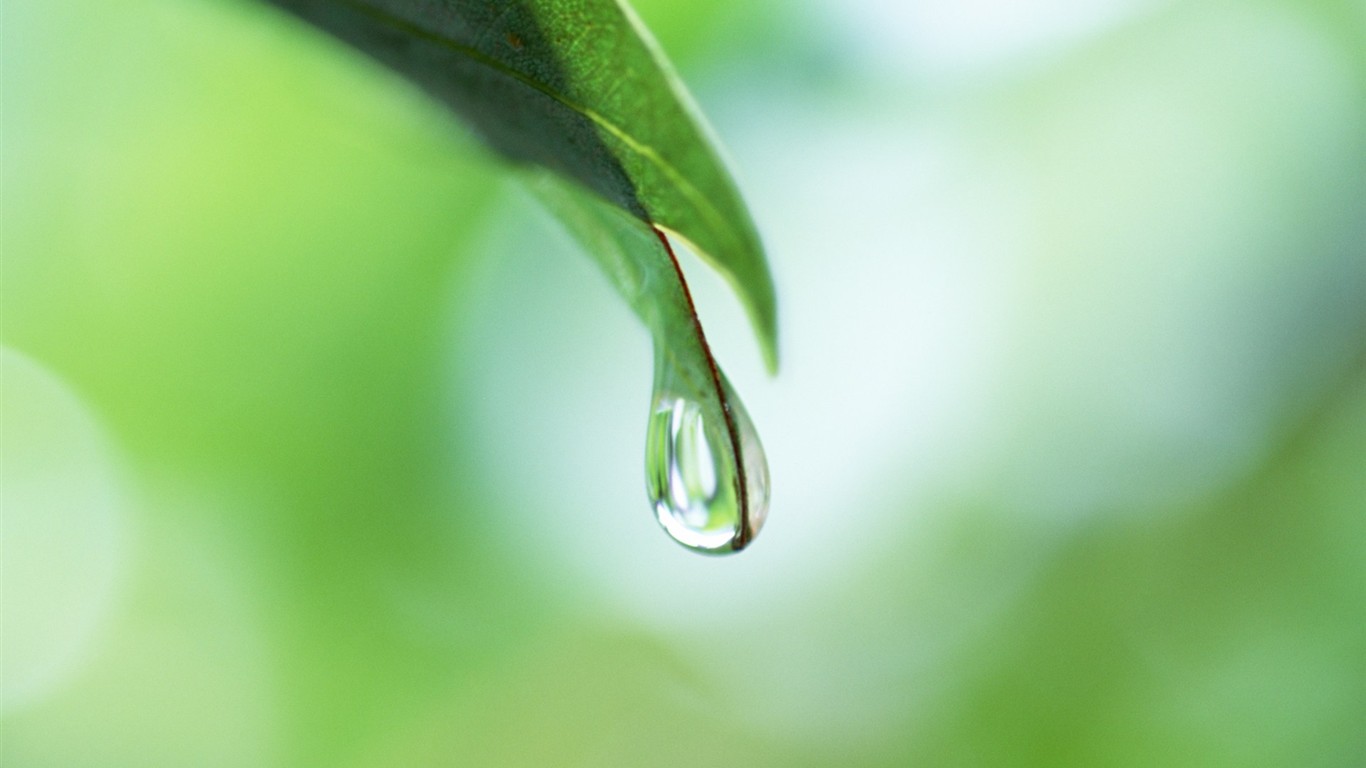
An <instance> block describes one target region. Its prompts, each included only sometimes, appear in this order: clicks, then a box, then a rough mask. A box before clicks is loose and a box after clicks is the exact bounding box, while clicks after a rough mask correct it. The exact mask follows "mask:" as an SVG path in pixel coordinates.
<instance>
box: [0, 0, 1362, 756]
mask: <svg viewBox="0 0 1366 768" xmlns="http://www.w3.org/2000/svg"><path fill="white" fill-rule="evenodd" d="M637 8H638V10H639V12H640V14H641V15H642V16H643V17H644V19H645V20H646V22H647V23H648V24H649V26H650V27H651V28H652V30H653V31H654V33H655V34H656V36H657V37H658V38H659V40H660V42H661V44H662V45H663V47H664V48H665V50H666V51H667V52H668V53H669V54H670V55H671V56H672V57H673V58H674V60H675V62H676V63H677V64H678V66H679V69H680V70H681V72H682V74H683V77H684V79H685V80H686V81H687V82H688V83H689V84H690V85H691V86H692V88H693V90H694V93H695V95H696V96H697V97H698V100H699V102H700V103H701V105H702V107H703V110H704V111H705V112H706V113H707V114H708V115H709V116H710V117H711V119H712V121H713V123H714V125H715V127H716V128H717V131H718V133H719V135H720V136H721V137H722V139H723V141H724V143H725V144H726V146H727V149H728V151H729V154H730V157H731V160H732V164H733V167H734V170H735V172H736V175H737V178H738V179H739V182H740V185H741V187H742V189H743V190H744V192H745V195H746V197H747V199H748V200H749V202H750V204H751V206H752V207H753V210H754V212H755V215H756V218H757V220H758V221H759V224H760V228H761V229H762V231H763V232H764V235H765V239H766V241H767V244H768V247H769V250H770V256H771V259H772V262H773V266H774V270H775V272H776V275H777V279H778V284H779V294H780V300H781V303H782V309H781V312H782V330H783V336H784V338H783V344H784V356H785V360H784V369H783V371H782V373H781V375H780V376H779V377H778V378H777V379H773V380H770V379H767V378H766V377H765V376H764V375H763V374H762V371H761V366H760V361H759V357H758V351H757V346H756V345H755V343H754V342H753V340H752V338H751V336H750V332H749V330H748V328H747V326H746V323H745V321H744V318H743V314H742V312H741V310H740V309H739V307H738V306H737V305H736V304H735V302H734V300H733V299H732V298H731V297H729V296H728V295H726V293H725V290H724V288H723V287H722V286H721V284H720V281H719V280H717V279H715V278H714V277H713V276H712V275H710V274H709V273H706V272H704V271H703V270H702V269H701V268H700V266H699V265H698V264H696V263H689V264H685V268H689V274H690V276H691V278H692V280H693V282H694V286H695V292H696V293H697V295H698V301H699V303H700V307H701V311H702V316H703V320H704V322H705V323H706V324H707V328H708V331H709V333H710V335H711V336H712V338H713V342H714V347H715V348H716V349H717V351H718V354H719V357H720V359H721V360H722V362H723V363H724V364H725V365H726V367H727V369H728V371H729V372H730V373H731V377H732V379H733V380H734V381H735V382H736V384H737V387H738V389H739V391H740V392H741V393H742V394H743V396H744V397H745V400H746V404H747V405H748V408H749V411H750V413H751V414H752V415H753V416H754V419H755V421H756V423H757V425H758V427H759V430H760V432H761V434H762V435H763V437H764V440H765V444H766V446H767V448H768V452H769V459H770V464H771V467H772V474H773V488H774V490H773V504H772V513H771V516H770V518H769V523H768V527H767V529H766V530H765V531H764V533H763V535H762V536H761V537H760V539H759V540H758V542H757V543H756V544H755V546H754V547H753V548H752V549H751V550H748V551H746V552H745V553H743V554H741V555H739V556H736V557H733V558H729V559H722V560H718V559H711V558H702V557H698V556H696V555H693V554H691V553H688V552H686V551H684V550H683V549H682V548H680V547H678V546H677V545H675V544H673V543H672V542H671V541H669V540H668V539H667V537H666V536H665V535H664V534H663V533H662V532H661V531H659V530H658V529H657V527H656V526H655V524H654V523H653V522H652V521H651V517H650V512H649V510H648V507H647V504H646V502H645V498H644V491H643V478H642V465H643V458H642V456H641V450H642V443H643V433H644V424H645V416H646V408H647V405H648V396H649V386H650V370H649V368H650V366H649V363H650V354H649V346H648V338H647V335H646V333H645V332H644V331H643V330H642V329H640V328H639V327H638V326H637V324H636V323H635V320H634V318H633V317H632V316H631V315H630V312H629V311H628V310H627V309H626V308H625V307H624V305H622V304H621V302H620V301H619V300H618V299H617V298H616V297H615V296H614V295H613V294H612V293H611V291H610V289H609V288H608V287H607V284H606V281H605V280H603V279H602V278H601V276H600V275H598V274H596V273H595V272H594V268H593V266H592V264H591V261H590V260H589V259H587V258H585V257H584V256H583V255H582V254H579V253H577V252H576V250H575V247H574V245H573V244H572V243H571V242H570V241H569V240H568V238H567V237H566V236H565V235H563V234H562V233H561V232H560V231H559V230H558V229H557V227H556V225H555V223H554V222H553V221H550V220H549V219H548V218H547V216H546V215H545V214H543V213H542V212H540V211H539V210H538V209H537V208H536V206H535V205H534V204H533V203H532V202H530V201H529V199H528V198H527V196H526V195H525V194H523V193H522V192H521V191H520V190H519V189H518V187H517V185H516V183H515V181H514V180H512V179H511V178H509V177H508V175H507V174H506V173H505V172H504V169H502V168H501V167H499V165H498V164H497V163H496V162H495V161H493V160H490V159H489V158H488V157H486V156H485V154H484V153H483V152H482V151H481V150H480V149H479V148H478V147H477V146H476V145H475V143H474V142H473V141H472V140H471V139H469V138H468V137H467V136H466V135H465V134H464V133H463V132H462V130H461V128H460V127H459V126H458V125H456V124H454V123H453V122H451V121H450V120H448V119H447V117H446V116H445V114H444V113H442V112H441V111H440V110H439V109H438V108H436V107H434V106H432V105H430V104H428V103H427V102H425V101H424V100H423V99H422V98H421V97H420V96H419V95H417V94H416V93H414V92H412V91H410V90H409V89H408V88H407V87H405V86H404V85H402V84H401V83H399V82H398V81H397V80H396V79H395V78H393V77H391V76H390V75H388V74H386V73H384V72H381V71H378V70H376V69H375V68H373V67H371V66H370V65H369V64H368V63H366V62H365V61H363V60H361V59H359V58H357V57H354V56H352V55H351V54H350V53H349V52H348V51H345V50H343V49H342V48H340V47H339V46H337V45H335V44H333V43H332V42H331V41H330V40H327V39H324V38H322V37H321V36H320V35H317V34H315V33H312V32H310V31H309V30H307V29H304V28H303V27H301V26H299V25H297V24H295V23H293V22H292V21H291V20H288V19H286V18H284V17H283V16H281V15H280V14H278V13H276V12H274V11H272V10H270V9H268V8H265V7H262V6H258V5H254V4H252V3H249V2H245V1H238V0H106V1H105V2H99V3H94V2H66V3H38V2H6V3H5V6H4V22H3V73H2V77H3V99H4V102H3V149H2V151H3V343H4V350H3V353H2V355H0V364H2V365H3V401H2V403H3V404H2V407H3V419H4V421H3V425H4V426H3V477H2V478H0V479H2V480H3V533H0V544H2V545H3V551H2V552H0V555H2V556H3V601H4V602H3V616H2V618H3V636H2V638H0V639H2V640H3V652H2V653H0V660H2V661H3V670H2V671H3V676H2V677H0V718H3V719H2V720H0V762H3V764H4V765H5V766H6V768H30V767H35V766H61V767H66V766H98V767H100V768H114V767H117V766H130V767H131V766H137V767H138V768H147V767H154V766H168V767H169V766H177V767H181V766H234V767H240V766H314V765H316V766H347V767H356V768H361V767H368V766H465V765H469V766H482V765H490V766H493V765H509V766H543V765H557V766H558V765H564V766H655V765H662V766H673V765H679V766H683V765H735V766H821V765H850V766H900V765H926V766H945V765H962V766H987V765H1041V766H1042V765H1046V766H1059V765H1075V766H1153V765H1162V766H1173V765H1190V766H1361V765H1366V202H1363V201H1366V10H1363V6H1362V5H1361V4H1360V3H1359V2H1356V0H1322V1H1321V2H1256V1H1253V2H1239V3H1233V2H1229V3H1221V2H1213V3H1196V2H1180V1H1179V0H1169V1H1164V0H1102V2H1098V3H1091V4H1077V3H1067V2H1062V0H1027V2H1022V3H1006V2H1001V3H992V2H973V3H951V2H947V0H937V1H932V0H910V2H896V1H895V0H861V1H860V2H836V1H835V0H828V1H827V2H818V3H809V4H790V3H782V2H777V0H746V1H745V2H733V1H729V2H727V1H723V0H704V1H700V2H691V3H671V2H667V0H649V1H648V2H646V1H645V0H641V2H638V3H637Z"/></svg>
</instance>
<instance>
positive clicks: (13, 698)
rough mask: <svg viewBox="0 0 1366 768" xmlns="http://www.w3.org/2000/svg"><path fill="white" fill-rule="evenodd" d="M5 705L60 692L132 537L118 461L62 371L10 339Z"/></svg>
mask: <svg viewBox="0 0 1366 768" xmlns="http://www.w3.org/2000/svg"><path fill="white" fill-rule="evenodd" d="M0 392H2V393H3V394H2V395H0V425H3V428H0V534H2V535H0V617H2V618H0V621H2V622H3V623H2V624H0V646H2V647H3V649H4V652H3V653H0V712H4V713H10V712H14V711H16V710H19V709H22V708H24V707H26V706H28V705H30V704H33V703H35V702H37V701H38V700H40V699H41V698H42V697H43V696H45V695H47V694H50V693H52V692H53V691H54V690H55V689H56V688H57V687H58V686H59V685H60V684H61V683H62V682H63V680H65V679H66V678H67V677H68V676H69V675H71V674H72V673H73V672H74V671H75V670H76V669H77V668H78V667H79V666H80V664H81V662H82V661H83V660H84V658H85V656H86V655H87V653H88V651H89V650H90V646H91V641H92V638H93V636H94V635H95V634H96V630H97V629H98V628H99V626H100V624H101V620H102V619H103V618H104V616H105V615H106V614H107V612H108V608H109V605H110V603H111V601H112V598H113V596H114V591H115V590H114V587H115V582H116V575H117V570H118V562H119V552H120V545H121V537H122V525H121V520H120V512H119V505H120V498H119V492H118V482H117V477H116V475H115V471H114V461H113V459H112V456H111V454H110V452H109V448H108V447H107V445H106V443H105V441H104V439H103V436H102V435H101V433H100V429H99V426H98V425H97V424H96V422H95V419H94V418H93V417H92V416H91V414H90V412H89V409H88V408H87V407H86V406H85V405H84V404H83V403H82V402H81V401H80V400H79V399H78V398H77V397H76V395H74V394H73V393H72V392H71V391H70V390H69V389H68V388H67V387H66V386H65V385H64V384H63V383H62V382H61V381H60V380H59V379H58V378H57V377H56V376H54V375H53V374H51V373H49V372H48V371H47V370H45V369H44V368H43V367H42V366H40V365H39V364H38V363H36V362H34V361H32V360H30V359H28V358H27V357H24V356H23V355H21V354H19V353H17V352H15V351H13V350H10V349H7V348H0Z"/></svg>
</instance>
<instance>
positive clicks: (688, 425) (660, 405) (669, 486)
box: [645, 354, 768, 554]
mask: <svg viewBox="0 0 1366 768" xmlns="http://www.w3.org/2000/svg"><path fill="white" fill-rule="evenodd" d="M667 358H668V355H666V354H661V355H659V356H658V360H657V361H656V365H655V392H654V397H653V402H652V404H651V408H650V421H649V425H648V428H647V430H646V445H645V475H646V479H645V482H646V488H647V490H648V491H649V494H650V503H651V504H652V505H653V506H654V510H655V517H656V518H657V519H658V520H659V524H660V525H661V526H663V527H664V530H665V531H666V532H668V534H669V535H670V536H672V537H673V538H674V540H675V541H677V542H678V543H679V544H682V545H683V546H685V547H688V548H689V549H692V550H695V551H698V552H703V553H707V554H727V553H730V552H738V551H740V550H741V549H744V548H745V547H746V546H748V545H749V543H750V542H751V541H752V540H753V539H754V537H755V536H756V535H757V534H758V533H759V529H760V527H762V526H763V524H764V519H765V518H766V517H767V515H768V461H767V459H766V458H765V457H764V449H763V446H762V445H760V443H759V434H758V432H757V431H755V429H754V424H753V422H751V421H750V419H749V414H747V413H746V412H745V408H744V406H743V405H741V404H740V398H739V397H738V396H737V395H736V394H735V392H734V390H732V389H731V387H730V383H729V382H727V381H726V380H725V377H724V376H721V386H722V388H723V389H724V391H725V395H726V401H727V402H728V404H729V418H727V415H726V413H727V412H726V411H723V410H722V409H721V407H720V406H719V405H716V406H712V407H707V406H706V405H704V404H703V403H702V402H701V401H700V400H699V399H698V398H697V397H695V396H691V395H689V394H685V393H686V392H688V391H690V390H693V391H695V390H696V389H697V388H695V387H688V386H685V385H684V381H683V380H682V377H681V372H680V371H678V370H677V369H676V368H675V367H674V365H673V364H671V363H670V362H669V361H668V359H667ZM708 388H711V389H714V386H713V385H711V384H710V382H708V383H705V384H703V386H702V390H703V391H706V390H707V389H708ZM727 422H729V423H727ZM732 434H733V435H734V439H732ZM737 449H738V451H739V457H738V458H739V460H738V461H737V456H736V451H737Z"/></svg>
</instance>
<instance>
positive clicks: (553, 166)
mask: <svg viewBox="0 0 1366 768" xmlns="http://www.w3.org/2000/svg"><path fill="white" fill-rule="evenodd" d="M271 2H273V3H274V4H276V5H278V6H281V7H283V8H285V9H287V10H289V11H291V12H292V13H295V14H297V15H298V16H300V17H302V18H304V19H306V20H308V21H309V22H311V23H313V24H314V25H316V26H318V27H320V28H322V29H324V30H326V31H328V32H329V33H331V34H333V35H335V36H336V37H338V38H340V39H342V40H344V41H346V42H348V43H350V44H352V45H354V46H355V47H357V48H359V49H360V50H362V51H364V52H365V53H366V54H368V55H370V56H372V57H373V58H375V59H377V60H379V61H381V62H383V63H384V64H386V65H388V66H389V67H391V68H393V69H394V70H396V71H398V72H399V73H401V74H402V75H404V76H405V77H407V78H408V79H409V80H411V81H413V82H414V83H417V84H418V85H420V86H421V87H423V88H424V89H425V90H427V91H428V92H429V93H431V94H432V95H433V96H434V97H436V98H437V99H439V100H440V101H441V102H443V103H444V104H446V105H448V106H449V107H451V108H452V109H454V110H455V111H456V112H457V113H458V114H459V115H461V116H462V117H463V118H464V119H465V121H466V122H467V123H468V124H470V125H471V126H472V127H473V128H474V130H475V131H476V132H478V133H479V134H480V135H481V136H482V137H483V138H484V140H485V141H486V142H487V143H488V144H489V145H490V146H492V147H493V148H495V149H496V150H498V151H499V152H500V153H502V154H503V155H505V156H507V157H509V158H511V159H513V160H515V161H518V162H522V163H528V164H532V165H537V166H541V167H544V168H547V169H550V170H552V171H554V172H556V173H557V174H559V175H561V176H563V177H565V178H569V179H572V180H574V181H575V182H577V183H579V184H580V185H582V186H583V187H585V188H587V189H589V190H591V191H592V192H594V193H595V194H596V195H598V196H599V197H601V198H603V199H605V200H607V201H609V202H611V203H612V204H614V205H616V206H617V207H619V208H620V209H622V210H624V211H627V212H629V213H630V214H631V215H632V216H634V217H635V218H636V219H637V220H639V221H640V222H642V223H643V224H644V225H645V226H642V227H641V229H642V230H643V231H644V232H646V233H649V228H651V227H657V228H659V229H662V230H666V231H669V232H671V233H673V234H675V235H676V236H678V237H679V238H680V239H682V240H684V241H686V242H687V243H688V244H689V245H690V246H692V247H693V248H694V249H695V250H696V251H697V252H698V253H699V254H700V255H701V256H702V257H703V258H704V259H705V260H706V261H708V262H709V263H710V264H711V265H712V266H713V267H715V268H716V269H717V270H718V271H720V272H721V273H722V274H723V275H724V276H725V277H726V278H727V280H728V281H729V282H730V283H731V285H732V286H733V287H734V289H735V290H736V292H737V293H738V294H739V296H740V298H741V301H742V303H743V304H744V306H745V308H746V310H747V311H748V313H749V316H750V319H751V320H752V322H753V323H754V327H755V329H756V332H757V334H758V336H759V340H760V346H761V348H762V350H763V353H764V358H765V361H766V363H767V364H768V366H769V368H770V370H772V369H776V367H777V321H776V306H775V297H774V289H773V282H772V278H771V276H770V275H769V272H768V267H767V264H766V263H765V260H764V256H763V251H762V247H761V246H760V243H759V238H758V236H757V234H756V233H755V229H754V226H753V223H752V222H751V220H750V218H749V215H748V213H747V212H746V210H745V207H744V205H743V203H742V202H741V200H740V197H739V194H738V193H737V192H736V189H735V186H734V184H733V183H732V182H731V180H730V177H729V175H728V174H727V172H726V171H725V168H724V166H723V165H722V163H721V161H720V160H719V158H718V156H717V153H716V151H715V150H714V149H713V146H712V144H711V142H710V141H709V140H708V138H707V131H706V129H705V127H704V124H703V122H702V120H701V119H700V118H699V117H698V115H697V113H696V111H695V109H694V108H693V107H692V106H691V102H690V100H689V98H688V96H687V94H686V93H685V92H684V90H683V88H682V87H681V85H679V83H678V81H677V79H676V78H675V77H674V76H673V74H672V73H671V72H670V70H669V68H668V65H667V64H666V63H665V62H664V60H663V58H662V56H660V54H659V53H658V51H657V50H656V49H655V46H654V45H653V43H652V42H651V41H650V39H649V37H648V33H646V32H645V31H644V30H643V28H642V27H641V25H640V23H639V22H638V20H637V19H636V18H635V17H634V14H633V13H632V12H631V11H630V10H629V9H628V8H627V7H625V6H624V5H623V4H620V3H618V2H615V1H614V0H520V1H514V2H504V3H490V2H483V1H479V0H271ZM656 255H660V254H656ZM680 279H681V276H680ZM617 284H618V286H620V283H619V282H618V283H617ZM674 295H676V291H673V290H672V289H670V290H668V291H665V292H663V293H661V294H660V295H659V298H660V300H662V301H669V300H671V299H670V298H669V297H671V296H674ZM628 300H630V301H631V302H632V303H633V305H636V304H637V302H638V301H640V300H642V299H641V298H639V297H637V298H633V297H629V296H628ZM637 309H638V311H639V306H637ZM699 341H700V340H699ZM702 347H703V348H705V344H704V343H703V344H702Z"/></svg>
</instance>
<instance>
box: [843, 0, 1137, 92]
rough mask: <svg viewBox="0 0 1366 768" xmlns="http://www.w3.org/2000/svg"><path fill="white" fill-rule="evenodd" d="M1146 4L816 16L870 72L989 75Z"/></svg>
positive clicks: (894, 7) (1041, 3) (1091, 0)
mask: <svg viewBox="0 0 1366 768" xmlns="http://www.w3.org/2000/svg"><path fill="white" fill-rule="evenodd" d="M1153 4H1154V0H967V2H961V1H959V2H955V1H954V0H855V1H854V2H843V1H842V0H838V1H834V0H832V1H830V2H827V3H826V5H827V6H828V7H827V8H826V9H825V10H824V14H825V15H826V16H828V17H829V18H831V19H833V20H835V22H836V23H837V24H838V25H839V28H841V30H842V31H843V33H844V36H845V37H847V38H848V40H847V42H845V43H844V46H843V47H845V48H847V49H849V50H851V51H854V52H856V54H855V55H856V57H857V58H860V59H862V60H865V61H867V62H868V64H869V66H871V67H873V68H874V69H876V70H884V71H891V72H894V73H900V74H905V73H912V74H914V75H915V76H918V77H930V78H941V77H960V76H976V75H984V76H989V75H995V74H1001V73H1006V72H1009V71H1012V70H1015V69H1017V68H1018V67H1020V66H1022V65H1027V64H1028V63H1030V62H1031V61H1033V60H1036V59H1038V58H1040V57H1044V56H1048V55H1050V54H1054V53H1057V52H1059V51H1062V50H1065V49H1066V48H1068V47H1070V46H1074V45H1077V44H1079V43H1081V42H1083V41H1085V40H1086V39H1088V38H1090V37H1093V36H1095V35H1098V34H1100V33H1102V32H1104V31H1106V30H1108V29H1110V28H1113V27H1114V26H1117V25H1118V24H1120V23H1122V22H1124V21H1126V20H1128V19H1130V18H1132V17H1133V16H1134V15H1136V14H1137V13H1138V12H1139V11H1141V10H1144V9H1145V8H1146V7H1148V6H1151V5H1153Z"/></svg>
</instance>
